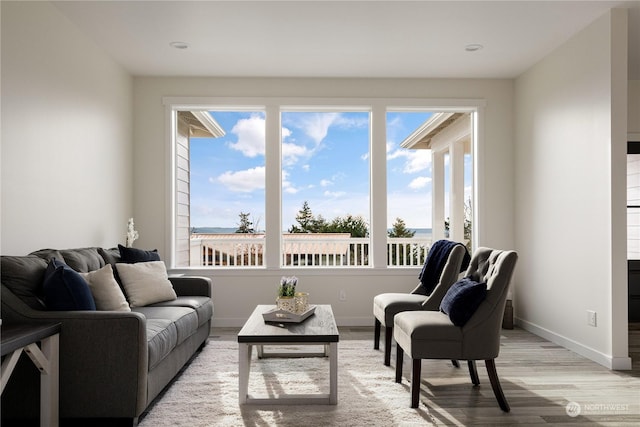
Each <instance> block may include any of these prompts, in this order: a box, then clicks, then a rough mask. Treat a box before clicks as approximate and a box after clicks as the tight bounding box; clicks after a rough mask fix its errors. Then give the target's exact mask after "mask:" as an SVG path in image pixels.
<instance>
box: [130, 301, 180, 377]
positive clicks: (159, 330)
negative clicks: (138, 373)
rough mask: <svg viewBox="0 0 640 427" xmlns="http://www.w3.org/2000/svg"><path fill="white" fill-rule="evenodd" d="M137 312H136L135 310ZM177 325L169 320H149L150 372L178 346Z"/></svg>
mask: <svg viewBox="0 0 640 427" xmlns="http://www.w3.org/2000/svg"><path fill="white" fill-rule="evenodd" d="M133 311H136V310H133ZM177 341H178V333H177V331H176V325H175V324H174V323H173V322H172V321H171V320H169V319H147V346H148V348H149V368H148V369H149V371H151V370H152V369H153V368H155V366H156V365H157V364H158V363H160V362H161V361H162V360H163V359H164V358H165V357H167V355H168V354H169V353H171V350H173V349H174V348H175V346H176V343H177Z"/></svg>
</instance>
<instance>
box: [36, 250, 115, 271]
mask: <svg viewBox="0 0 640 427" xmlns="http://www.w3.org/2000/svg"><path fill="white" fill-rule="evenodd" d="M31 255H36V256H39V257H40V258H43V259H46V260H47V261H51V260H52V259H53V258H56V259H57V260H58V261H62V262H64V263H65V264H67V265H68V266H69V267H71V268H72V269H73V270H75V271H77V272H79V273H87V272H89V271H93V270H98V269H100V268H102V267H104V265H105V261H104V259H103V258H102V256H100V253H99V252H98V248H78V249H40V250H39V251H35V252H32V253H31Z"/></svg>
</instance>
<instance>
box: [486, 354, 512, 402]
mask: <svg viewBox="0 0 640 427" xmlns="http://www.w3.org/2000/svg"><path fill="white" fill-rule="evenodd" d="M484 363H485V365H486V366H487V373H488V374H489V380H490V381H491V387H492V388H493V394H495V396H496V400H497V401H498V405H500V409H502V410H503V411H504V412H509V411H510V410H511V408H510V407H509V403H508V402H507V398H506V397H504V393H503V392H502V387H500V381H499V380H498V373H497V372H496V361H495V359H490V360H485V361H484Z"/></svg>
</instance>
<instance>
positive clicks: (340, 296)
mask: <svg viewBox="0 0 640 427" xmlns="http://www.w3.org/2000/svg"><path fill="white" fill-rule="evenodd" d="M338 299H339V300H340V301H346V300H347V291H345V290H344V289H340V292H338Z"/></svg>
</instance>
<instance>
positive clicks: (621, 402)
mask: <svg viewBox="0 0 640 427" xmlns="http://www.w3.org/2000/svg"><path fill="white" fill-rule="evenodd" d="M339 330H340V340H341V341H343V340H369V341H371V352H377V353H378V355H379V357H380V364H381V365H382V359H383V353H382V350H373V327H370V328H369V327H341V328H339ZM238 331H239V328H214V329H213V331H212V335H211V339H213V340H233V341H235V340H236V334H237V333H238ZM383 342H384V331H383V336H382V340H381V346H380V347H381V349H382V347H383ZM629 352H630V356H631V357H632V360H633V365H632V366H633V369H632V370H630V371H611V370H609V369H606V368H604V367H603V366H601V365H599V364H597V363H595V362H592V361H590V360H588V359H586V358H584V357H582V356H580V355H578V354H576V353H573V352H572V351H569V350H567V349H565V348H563V347H561V346H558V345H555V344H553V343H551V342H549V341H546V340H544V339H542V338H540V337H538V336H536V335H533V334H531V333H529V332H527V331H524V330H522V329H519V328H517V327H516V328H515V329H512V330H503V334H502V340H501V351H500V356H499V357H498V359H496V366H497V370H498V375H499V377H500V381H501V384H502V388H503V390H504V393H505V395H506V397H507V400H508V401H509V403H510V405H511V412H510V413H508V414H506V413H503V412H502V411H500V409H499V408H498V405H497V403H496V401H495V398H494V397H493V392H492V390H491V386H490V385H489V379H488V376H487V373H486V369H485V367H484V364H483V363H481V362H479V363H478V374H479V376H480V387H479V388H476V389H474V388H473V386H472V385H471V383H470V380H469V376H468V374H467V369H466V363H461V368H460V369H455V368H453V367H452V366H451V364H450V363H447V362H444V361H439V360H426V361H423V362H422V378H421V390H422V395H423V396H422V399H421V405H427V406H428V409H429V413H430V414H432V420H431V421H432V422H433V423H434V424H436V425H465V426H466V425H487V426H489V425H491V426H493V425H501V426H505V425H568V424H571V425H580V426H583V425H593V426H626V425H629V426H632V425H633V426H638V425H640V323H635V324H630V326H629ZM406 359H407V358H405V363H404V380H403V384H404V387H405V388H406V389H407V404H409V402H410V398H409V381H408V379H409V378H410V364H409V363H408V361H407V360H406ZM391 365H392V367H390V368H386V369H389V370H390V372H389V374H390V378H393V375H394V374H393V373H394V372H395V371H394V366H395V349H394V351H393V352H392V362H391ZM570 403H572V404H573V403H576V404H578V405H579V411H580V414H579V415H577V416H569V415H567V411H568V405H569V404H570ZM571 408H577V406H570V407H569V409H571Z"/></svg>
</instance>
